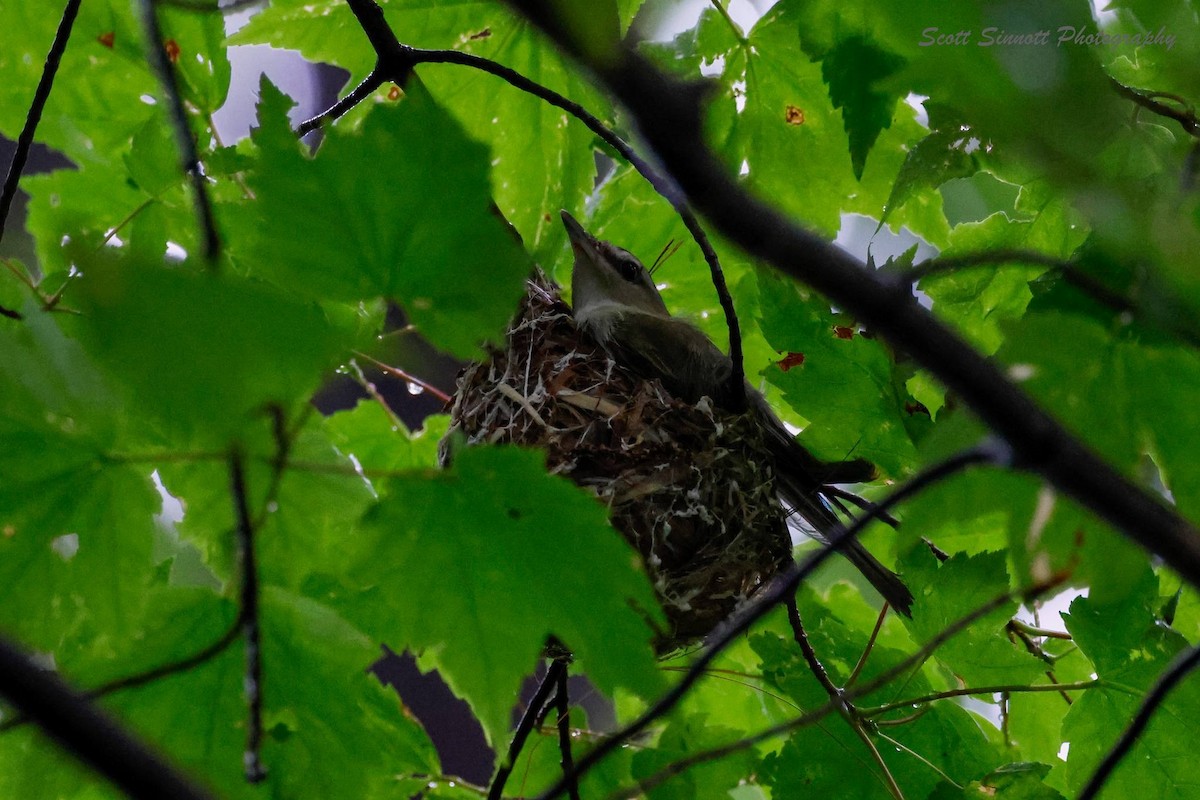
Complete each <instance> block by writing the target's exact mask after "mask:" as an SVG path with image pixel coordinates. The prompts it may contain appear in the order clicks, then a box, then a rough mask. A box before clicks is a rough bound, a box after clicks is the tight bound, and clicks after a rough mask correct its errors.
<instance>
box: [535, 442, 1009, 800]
mask: <svg viewBox="0 0 1200 800" xmlns="http://www.w3.org/2000/svg"><path fill="white" fill-rule="evenodd" d="M997 457H998V455H997V453H996V452H995V450H994V448H988V447H978V448H972V449H970V450H967V451H964V452H962V453H959V454H957V455H954V456H951V457H950V458H948V459H946V460H945V461H943V462H941V463H939V464H935V465H934V466H932V467H929V468H928V469H926V470H924V471H922V472H920V473H918V474H917V475H915V476H914V477H913V478H912V479H911V480H909V481H908V482H907V483H905V484H904V485H903V486H901V487H900V488H899V489H897V490H896V491H894V492H892V494H890V495H889V496H888V497H886V498H885V499H884V500H882V501H881V502H880V503H879V504H878V505H876V507H875V510H874V511H872V512H868V513H866V514H864V515H863V516H862V517H859V518H858V519H856V520H855V521H854V522H853V523H852V524H851V525H850V527H848V528H846V527H843V528H841V529H839V530H833V531H829V532H828V534H827V538H828V544H826V546H825V547H823V548H821V549H820V550H818V551H816V552H815V553H813V554H812V555H810V556H808V557H807V558H805V559H804V561H803V562H801V563H799V564H792V565H791V566H790V567H788V569H786V570H784V571H783V572H782V573H780V574H779V575H778V576H776V578H775V580H774V581H773V582H772V584H771V585H770V586H769V587H767V589H766V591H764V592H763V593H762V594H760V595H759V596H758V597H756V598H755V599H754V601H753V602H751V603H750V604H749V605H748V606H746V607H745V608H744V609H742V610H741V611H740V612H739V613H737V614H734V615H733V617H732V618H730V619H729V620H728V621H727V622H726V623H725V624H724V625H723V626H722V627H720V628H718V629H717V631H716V632H715V633H714V634H713V635H712V638H711V639H710V641H709V642H708V644H707V645H706V646H705V648H704V650H703V651H702V652H701V653H700V656H699V658H697V659H696V660H695V661H694V662H692V664H691V665H690V666H689V667H688V670H687V672H685V673H684V674H683V677H682V678H681V679H680V680H679V683H677V684H675V686H673V687H672V688H671V689H669V690H668V691H667V692H666V693H665V694H664V695H663V696H662V697H660V698H659V699H658V700H656V701H655V702H654V703H653V704H652V705H651V706H650V708H648V709H646V711H644V712H643V713H642V715H641V716H639V717H638V718H637V719H635V720H634V721H633V722H630V723H629V724H628V725H626V726H625V727H623V728H621V729H620V730H618V731H616V732H615V733H613V734H612V735H611V736H609V737H608V738H607V739H605V740H604V741H603V742H601V743H600V744H598V745H596V747H594V748H593V749H592V750H590V751H589V752H588V753H586V754H585V755H584V757H583V758H581V759H580V760H579V762H578V763H577V765H576V767H575V772H574V773H573V774H569V775H566V776H564V777H563V779H562V780H560V781H558V782H557V783H556V784H554V786H552V787H551V788H550V789H548V790H546V791H545V792H543V793H542V794H541V795H539V796H538V800H551V799H552V798H555V797H558V796H559V795H561V794H562V793H563V791H564V790H565V788H566V786H567V784H568V783H569V782H571V781H576V782H578V780H579V778H580V777H581V776H582V775H583V774H584V773H586V772H587V771H588V770H589V769H591V768H592V767H594V766H595V765H596V764H598V763H599V762H600V761H601V760H603V759H604V758H605V757H606V756H608V755H609V754H610V753H612V752H613V751H615V750H617V749H619V748H620V747H622V746H624V744H625V743H626V742H628V741H629V740H630V739H632V738H633V737H634V736H637V735H638V734H639V733H641V732H642V731H643V730H645V729H646V728H647V727H649V725H650V724H651V723H652V722H654V721H655V720H657V719H659V718H660V717H662V716H664V715H666V714H667V713H668V712H669V711H670V710H671V709H672V708H674V707H675V706H676V704H678V703H679V701H680V700H682V699H683V697H684V695H686V694H687V692H688V690H690V689H691V687H692V686H693V685H694V684H695V683H696V681H698V680H699V679H700V678H701V677H702V676H703V675H704V674H705V672H706V671H707V669H708V665H709V664H711V663H712V662H713V660H714V659H715V658H716V657H717V656H718V655H719V654H720V653H721V652H722V651H723V650H724V649H725V648H726V647H728V646H729V645H730V644H731V643H732V642H733V641H735V640H736V639H737V638H738V637H739V636H741V635H742V634H743V633H745V632H746V631H747V630H749V628H750V626H751V625H753V624H754V623H755V622H757V621H758V620H760V619H762V618H763V617H764V616H766V614H767V613H768V612H769V611H771V609H773V608H774V607H775V606H776V605H778V604H779V603H781V602H783V601H784V600H786V599H787V598H788V597H789V596H791V595H792V594H794V593H795V591H796V587H797V586H799V585H800V582H801V581H803V580H804V579H805V578H807V577H808V576H809V575H811V574H812V573H813V572H815V571H816V569H817V568H818V567H819V566H821V564H823V563H825V561H826V559H828V558H831V557H832V556H833V554H834V553H836V552H839V551H840V550H842V549H843V548H845V547H846V546H847V545H849V544H850V542H851V541H853V540H854V537H855V536H857V535H858V534H859V533H860V532H861V531H862V530H863V529H864V528H866V527H867V525H868V524H870V522H871V521H873V520H874V519H876V518H877V516H879V515H882V514H885V513H887V512H888V511H889V510H891V509H892V508H894V507H895V506H896V505H898V504H899V503H901V502H902V501H904V500H905V499H906V498H908V497H911V496H912V495H914V494H916V493H917V492H920V491H922V490H923V489H926V488H928V487H929V486H931V485H933V484H934V483H937V482H938V481H940V480H942V479H944V478H947V477H949V476H950V475H953V474H954V473H956V472H959V471H961V470H963V469H966V468H967V467H969V466H972V465H974V464H980V463H985V462H991V461H995V460H996V459H997ZM1005 596H1006V597H1007V595H1005ZM860 694H861V691H860ZM768 738H769V737H768Z"/></svg>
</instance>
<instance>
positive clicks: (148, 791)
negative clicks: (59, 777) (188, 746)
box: [0, 638, 209, 800]
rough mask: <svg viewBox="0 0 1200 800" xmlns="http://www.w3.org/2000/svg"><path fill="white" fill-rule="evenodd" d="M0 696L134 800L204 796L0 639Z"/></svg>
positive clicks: (91, 705)
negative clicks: (3, 696) (0, 693)
mask: <svg viewBox="0 0 1200 800" xmlns="http://www.w3.org/2000/svg"><path fill="white" fill-rule="evenodd" d="M0 692H2V693H3V694H4V695H5V696H6V697H7V698H8V700H9V702H10V703H12V705H13V706H14V707H15V708H16V709H17V710H18V711H19V712H21V714H23V715H24V716H26V717H28V718H29V719H31V720H33V721H34V722H35V723H37V725H38V726H39V727H41V728H42V730H44V731H45V732H46V733H47V734H48V735H49V736H50V737H51V738H52V739H54V740H55V741H57V742H58V743H59V744H60V745H61V746H62V747H63V748H64V749H65V750H67V751H68V752H69V753H71V755H73V756H75V757H76V758H78V759H79V760H80V761H82V762H83V763H84V764H86V765H87V766H88V767H90V768H91V769H93V770H95V771H96V772H97V773H99V774H100V775H103V776H104V777H105V778H106V779H107V780H109V781H111V782H112V783H113V785H114V786H116V787H117V788H118V789H120V790H121V791H122V792H123V793H124V794H126V795H127V796H129V797H131V798H137V800H161V798H164V797H170V798H173V799H175V800H207V798H209V795H208V794H207V793H205V792H204V791H202V790H201V789H200V788H199V787H197V786H195V785H193V784H192V783H191V782H189V781H188V780H187V779H186V778H185V777H183V775H181V774H180V773H178V772H176V771H175V769H174V768H172V767H171V766H169V765H168V764H167V763H166V762H165V761H163V760H162V759H161V758H160V757H159V756H157V755H155V753H154V752H153V751H152V750H151V749H150V748H148V747H147V746H146V745H144V744H142V743H141V742H140V741H138V740H137V739H135V738H134V737H133V736H132V735H130V733H129V732H128V731H127V730H126V728H125V726H123V725H120V724H118V723H117V722H116V721H114V720H113V719H112V718H111V717H109V716H108V715H107V714H106V713H104V712H103V711H101V710H100V709H99V708H98V707H97V706H96V705H95V703H93V702H92V701H91V700H89V699H88V698H87V697H85V696H84V695H82V694H80V693H79V692H77V691H75V690H74V689H72V688H71V687H70V686H68V685H67V684H66V683H65V682H64V681H63V680H62V679H61V678H59V677H58V675H56V674H55V673H54V672H51V671H49V670H46V669H43V668H41V667H39V666H37V665H36V664H35V663H34V662H33V661H31V660H30V658H29V657H28V656H27V655H25V653H23V652H21V651H20V650H19V649H18V648H17V647H16V646H14V645H13V644H12V643H11V642H9V641H8V640H7V639H3V638H0Z"/></svg>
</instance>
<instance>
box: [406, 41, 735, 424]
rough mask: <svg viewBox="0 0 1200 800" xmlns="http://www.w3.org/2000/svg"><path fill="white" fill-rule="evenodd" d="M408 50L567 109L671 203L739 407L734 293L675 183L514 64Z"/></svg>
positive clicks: (420, 61) (591, 117)
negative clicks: (701, 277) (694, 250)
mask: <svg viewBox="0 0 1200 800" xmlns="http://www.w3.org/2000/svg"><path fill="white" fill-rule="evenodd" d="M412 54H413V57H414V59H415V61H416V63H417V64H459V65H462V66H467V67H472V68H474V69H478V70H481V71H483V72H486V73H488V74H490V75H495V76H496V77H498V78H500V79H502V80H504V81H505V82H506V83H508V84H509V85H510V86H513V87H514V88H517V89H520V90H521V91H523V92H526V93H528V94H531V95H533V96H534V97H537V98H539V99H541V100H544V101H545V102H547V103H549V104H550V105H552V106H554V107H555V108H560V109H562V110H563V111H566V112H567V113H568V114H570V115H571V116H573V117H575V119H577V120H579V121H580V122H582V123H583V124H584V125H585V126H586V127H587V129H588V130H590V131H591V132H592V133H594V134H596V136H598V137H599V138H600V139H601V140H603V141H604V142H605V143H606V144H608V146H609V147H611V148H613V149H614V150H615V151H617V153H618V154H620V156H621V157H622V158H624V159H625V161H626V162H628V163H629V165H630V166H632V167H633V168H634V169H635V170H637V172H638V174H639V175H641V176H642V177H643V178H645V179H646V181H647V182H648V183H649V184H650V185H651V186H652V187H653V188H654V190H655V191H656V192H658V194H659V195H660V196H662V197H663V199H665V200H666V201H667V202H668V203H670V204H671V207H672V208H673V209H674V210H675V213H676V214H678V215H679V218H680V219H681V220H682V221H683V224H684V227H686V228H687V230H688V233H690V234H691V236H692V239H693V240H695V242H696V244H697V245H698V246H699V247H700V252H701V253H703V254H704V261H705V263H707V264H708V269H709V274H710V276H711V278H712V283H713V287H714V288H715V289H716V292H717V298H718V300H719V302H720V304H721V311H722V313H723V314H724V315H725V323H726V326H727V327H728V329H729V358H730V360H731V361H732V362H733V371H732V372H731V373H730V375H729V398H730V403H731V407H732V408H734V409H740V408H742V407H744V405H745V402H746V385H745V366H744V358H743V355H742V331H741V325H740V323H739V322H738V318H737V312H736V311H735V310H734V307H733V296H732V295H731V294H730V293H729V286H728V285H727V283H726V282H725V273H724V271H723V270H722V269H721V261H720V258H719V257H718V256H717V251H716V250H714V249H713V246H712V243H711V242H710V241H709V240H708V234H706V233H705V231H704V228H703V227H702V226H701V225H700V221H699V219H697V217H696V214H695V213H694V212H693V211H692V210H691V207H690V206H689V205H688V203H687V200H686V199H685V198H684V196H683V194H682V193H681V192H680V191H679V187H677V186H676V185H675V183H674V181H672V180H671V179H670V178H668V177H666V176H664V175H663V174H661V173H659V172H658V171H657V170H655V169H654V167H652V166H651V165H650V162H648V161H647V160H646V159H644V158H642V157H641V156H640V155H638V154H637V151H635V150H634V149H633V147H632V146H630V145H629V143H628V142H626V141H625V140H624V139H622V138H621V137H620V136H618V135H617V134H616V133H615V132H614V131H613V130H612V129H611V128H609V127H608V126H606V125H605V124H604V123H603V122H601V121H600V120H599V119H598V118H597V117H596V116H595V115H594V114H592V113H590V112H589V111H588V110H587V109H585V108H584V107H583V106H581V105H580V104H579V103H576V102H574V101H572V100H568V99H567V98H566V97H564V96H563V95H561V94H559V93H558V92H556V91H554V90H552V89H549V88H547V87H545V86H542V85H541V84H539V83H537V82H535V81H532V80H530V79H529V78H526V77H525V76H524V75H522V74H521V73H519V72H517V71H516V70H514V69H510V68H508V67H506V66H504V65H502V64H497V63H496V62H495V61H492V60H490V59H487V58H483V57H481V56H477V55H474V54H472V53H463V52H461V51H459V50H413V51H412Z"/></svg>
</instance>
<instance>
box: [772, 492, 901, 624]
mask: <svg viewBox="0 0 1200 800" xmlns="http://www.w3.org/2000/svg"><path fill="white" fill-rule="evenodd" d="M779 477H780V479H781V480H780V489H781V494H782V495H783V500H784V502H785V503H786V504H787V506H788V507H789V508H790V509H792V510H793V511H794V513H796V514H799V515H800V516H801V517H803V518H804V519H805V520H806V521H807V522H808V523H809V525H811V526H812V527H813V529H814V532H815V534H816V536H817V538H818V539H820V540H821V541H828V539H827V537H828V535H829V534H831V533H833V532H834V531H837V530H840V529H841V528H842V524H841V522H840V521H839V520H838V518H837V517H836V516H834V514H833V512H832V511H830V510H829V508H828V507H827V506H826V505H825V504H824V502H823V501H822V500H821V498H820V495H819V494H818V491H817V490H816V489H811V488H808V487H807V486H806V485H798V483H797V482H796V481H792V480H789V479H788V476H787V475H780V476H779ZM841 553H842V555H844V556H845V557H846V558H847V559H849V561H850V563H851V564H853V565H854V566H855V567H856V568H857V569H858V571H859V572H861V573H862V574H863V576H864V577H865V578H866V579H867V580H868V581H870V582H871V585H872V586H874V587H875V590H876V591H878V592H879V593H880V594H881V595H883V599H884V600H887V602H888V605H890V606H891V607H892V608H894V609H896V610H897V611H899V612H900V613H902V614H904V615H905V616H912V613H911V612H912V603H913V596H912V592H910V591H909V590H908V587H907V586H905V585H904V581H902V580H901V579H900V576H899V575H897V574H896V573H894V572H892V571H891V570H890V569H888V568H887V567H885V566H884V565H883V564H881V563H880V562H879V559H877V558H875V556H873V555H871V552H870V551H869V550H867V548H866V547H864V546H863V544H862V542H860V541H858V540H857V539H854V540H852V541H850V542H848V543H847V544H845V545H843V547H842V548H841Z"/></svg>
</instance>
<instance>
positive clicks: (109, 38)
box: [96, 31, 117, 50]
mask: <svg viewBox="0 0 1200 800" xmlns="http://www.w3.org/2000/svg"><path fill="white" fill-rule="evenodd" d="M116 40H117V35H116V34H115V33H113V32H112V31H108V32H107V33H102V34H100V35H99V36H97V37H96V41H97V42H99V43H100V44H102V45H104V46H105V47H107V48H108V49H109V50H111V49H112V46H113V42H115V41H116Z"/></svg>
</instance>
